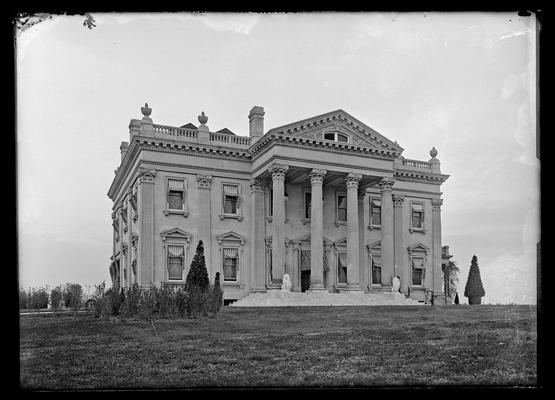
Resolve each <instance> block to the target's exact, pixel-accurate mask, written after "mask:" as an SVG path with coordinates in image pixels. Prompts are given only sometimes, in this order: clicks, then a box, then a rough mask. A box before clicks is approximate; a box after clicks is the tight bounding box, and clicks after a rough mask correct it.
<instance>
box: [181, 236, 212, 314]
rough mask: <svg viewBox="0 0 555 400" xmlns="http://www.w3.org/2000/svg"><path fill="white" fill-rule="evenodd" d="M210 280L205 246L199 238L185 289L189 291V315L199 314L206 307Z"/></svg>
mask: <svg viewBox="0 0 555 400" xmlns="http://www.w3.org/2000/svg"><path fill="white" fill-rule="evenodd" d="M209 290H210V280H209V279H208V271H207V270H206V260H205V259H204V246H203V243H202V240H199V242H198V245H197V252H196V254H195V257H194V258H193V261H192V262H191V268H189V273H188V274H187V280H186V281H185V291H186V292H187V298H188V300H187V316H197V315H198V314H200V313H201V312H204V311H203V310H204V309H205V308H206V307H205V302H207V301H208V300H209V299H208V298H209V294H210V292H209Z"/></svg>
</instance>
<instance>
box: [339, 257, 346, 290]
mask: <svg viewBox="0 0 555 400" xmlns="http://www.w3.org/2000/svg"><path fill="white" fill-rule="evenodd" d="M337 281H338V282H339V283H347V253H338V254H337Z"/></svg>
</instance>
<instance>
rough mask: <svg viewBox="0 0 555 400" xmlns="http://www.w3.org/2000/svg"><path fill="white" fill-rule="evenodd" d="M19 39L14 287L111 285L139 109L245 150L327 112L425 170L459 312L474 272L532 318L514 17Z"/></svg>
mask: <svg viewBox="0 0 555 400" xmlns="http://www.w3.org/2000/svg"><path fill="white" fill-rule="evenodd" d="M92 16H93V18H94V19H95V23H96V27H94V28H93V29H88V28H86V27H85V26H83V21H84V17H81V16H53V18H51V19H48V20H46V21H44V22H41V23H39V24H36V25H33V26H31V27H29V28H27V29H25V30H24V31H23V32H20V33H19V34H18V36H17V41H16V47H17V50H16V57H17V64H16V66H17V146H18V147H17V148H18V159H17V161H18V165H17V168H18V228H19V232H18V235H19V277H20V285H22V286H24V287H28V286H44V285H49V286H54V285H57V284H60V283H65V282H78V283H81V284H83V285H91V286H92V285H94V284H96V283H99V282H101V281H102V280H106V281H107V282H110V277H109V272H108V267H109V262H110V256H111V252H112V225H111V217H110V215H111V207H112V202H111V200H110V199H109V198H108V197H107V194H106V193H107V191H108V188H109V187H110V184H111V182H112V180H113V178H114V169H115V168H116V167H117V166H118V165H119V163H120V154H119V145H120V143H121V141H123V140H125V141H128V140H129V130H128V125H129V120H130V119H132V118H141V117H142V115H141V113H140V107H141V105H143V104H144V103H145V102H148V103H149V106H150V107H151V108H152V109H153V111H152V115H151V117H152V119H153V120H154V122H155V123H160V124H166V125H172V126H180V125H183V124H185V123H187V122H192V123H194V124H195V125H198V121H197V116H198V115H199V114H200V112H201V111H204V112H205V113H206V115H207V116H208V124H207V125H208V126H209V127H210V130H212V131H216V130H219V129H222V128H224V127H227V128H229V129H230V130H232V131H233V132H235V133H237V134H238V135H244V136H247V135H248V118H247V115H248V112H249V110H250V109H251V108H252V107H253V106H254V105H257V106H262V107H264V109H265V111H266V115H265V130H269V129H270V128H272V127H276V126H280V125H283V124H286V123H289V122H294V121H297V120H300V119H304V118H308V117H311V116H314V115H318V114H322V113H325V112H328V111H332V110H335V109H338V108H341V109H343V110H345V111H346V112H348V113H350V114H351V115H353V116H354V117H356V118H357V119H359V120H361V121H362V122H364V123H365V124H367V125H369V126H370V127H372V128H373V129H375V130H377V131H378V132H380V133H381V134H382V135H384V136H386V137H387V138H389V139H391V140H395V141H397V142H398V143H399V144H400V145H401V146H402V147H403V148H404V149H405V151H404V152H403V155H404V156H405V157H406V158H411V159H419V160H426V161H427V160H428V159H429V158H430V154H429V151H430V149H431V148H432V146H435V148H436V149H437V150H438V156H437V157H438V159H439V160H440V161H441V170H442V172H443V173H445V174H449V175H450V178H449V179H448V180H447V182H446V183H444V184H443V185H442V191H443V196H442V197H443V199H444V203H443V207H442V232H443V239H442V242H443V244H444V245H449V246H450V251H451V253H452V254H453V255H454V257H453V259H454V260H455V261H457V262H458V264H459V266H460V268H461V273H460V274H459V293H460V296H461V302H466V300H467V299H466V298H464V297H462V293H463V291H464V285H465V283H466V279H467V276H468V269H469V266H470V260H471V258H472V256H473V255H476V256H477V257H478V262H479V265H480V271H481V274H482V281H483V283H484V287H485V290H486V296H485V298H484V300H485V302H490V303H506V302H513V303H535V301H536V243H537V241H538V240H539V161H538V160H537V159H536V74H535V71H536V45H535V43H536V25H535V20H534V17H519V16H518V15H517V14H516V13H514V14H513V13H511V14H509V13H491V14H488V13H460V14H459V13H448V14H442V13H437V14H435V13H375V14H374V13H356V14H337V13H318V14H262V15H258V14H204V15H199V14H92Z"/></svg>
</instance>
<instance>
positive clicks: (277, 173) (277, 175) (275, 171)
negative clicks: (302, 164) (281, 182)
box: [268, 164, 289, 179]
mask: <svg viewBox="0 0 555 400" xmlns="http://www.w3.org/2000/svg"><path fill="white" fill-rule="evenodd" d="M288 169H289V166H287V165H283V164H272V165H270V167H269V168H268V172H270V173H271V174H272V179H285V174H286V173H287V170H288Z"/></svg>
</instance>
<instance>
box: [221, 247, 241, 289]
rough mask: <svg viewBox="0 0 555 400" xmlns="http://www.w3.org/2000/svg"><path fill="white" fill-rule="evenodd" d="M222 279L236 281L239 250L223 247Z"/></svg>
mask: <svg viewBox="0 0 555 400" xmlns="http://www.w3.org/2000/svg"><path fill="white" fill-rule="evenodd" d="M223 253H224V265H223V271H224V281H237V265H238V262H239V250H238V249H234V248H231V249H230V248H227V249H226V248H224V249H223Z"/></svg>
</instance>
